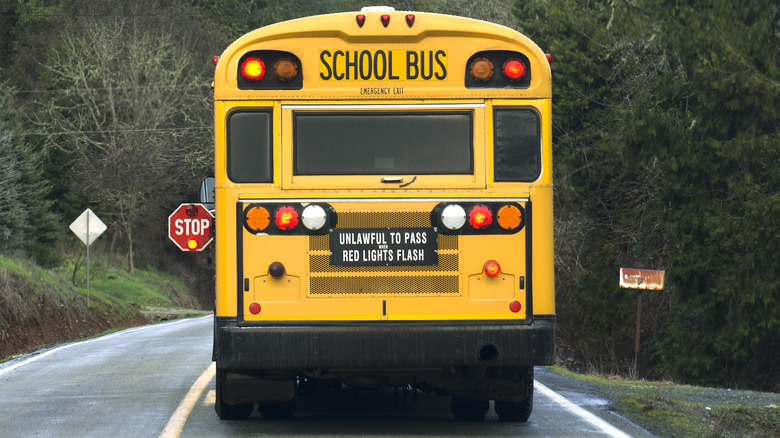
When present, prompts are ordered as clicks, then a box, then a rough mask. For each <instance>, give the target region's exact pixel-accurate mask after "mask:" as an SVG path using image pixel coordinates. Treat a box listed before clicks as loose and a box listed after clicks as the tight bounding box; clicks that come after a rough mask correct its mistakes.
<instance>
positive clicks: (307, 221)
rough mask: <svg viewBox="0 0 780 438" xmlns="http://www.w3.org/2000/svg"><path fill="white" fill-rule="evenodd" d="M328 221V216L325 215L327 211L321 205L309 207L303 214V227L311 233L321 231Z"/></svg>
mask: <svg viewBox="0 0 780 438" xmlns="http://www.w3.org/2000/svg"><path fill="white" fill-rule="evenodd" d="M327 219H328V215H327V213H325V209H324V208H322V207H320V206H319V205H314V204H312V205H309V206H307V207H306V208H304V209H303V213H301V221H302V222H303V226H304V227H306V228H307V229H309V230H311V231H317V230H321V229H322V227H324V226H325V223H326V222H327Z"/></svg>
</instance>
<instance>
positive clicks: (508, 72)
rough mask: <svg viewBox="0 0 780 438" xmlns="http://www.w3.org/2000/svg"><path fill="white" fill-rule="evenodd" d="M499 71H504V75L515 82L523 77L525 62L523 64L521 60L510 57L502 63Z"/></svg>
mask: <svg viewBox="0 0 780 438" xmlns="http://www.w3.org/2000/svg"><path fill="white" fill-rule="evenodd" d="M501 72H502V73H504V76H506V78H507V79H509V80H510V81H512V82H515V81H519V80H520V79H522V78H523V76H525V72H526V68H525V64H523V61H520V60H519V59H517V58H512V59H509V60H507V61H506V62H505V63H504V66H503V67H501Z"/></svg>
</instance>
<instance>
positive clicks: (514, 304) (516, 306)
mask: <svg viewBox="0 0 780 438" xmlns="http://www.w3.org/2000/svg"><path fill="white" fill-rule="evenodd" d="M522 308H523V305H522V304H520V301H512V302H511V303H509V310H511V311H512V312H514V313H517V312H519V311H520V309H522Z"/></svg>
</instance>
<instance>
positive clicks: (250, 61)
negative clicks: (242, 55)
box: [241, 58, 265, 81]
mask: <svg viewBox="0 0 780 438" xmlns="http://www.w3.org/2000/svg"><path fill="white" fill-rule="evenodd" d="M241 76H243V77H244V78H246V80H248V81H259V80H260V79H263V76H265V63H264V62H263V61H262V60H261V59H260V58H247V59H245V60H244V62H243V63H241Z"/></svg>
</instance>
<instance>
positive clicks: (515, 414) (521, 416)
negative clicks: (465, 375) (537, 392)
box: [493, 367, 534, 422]
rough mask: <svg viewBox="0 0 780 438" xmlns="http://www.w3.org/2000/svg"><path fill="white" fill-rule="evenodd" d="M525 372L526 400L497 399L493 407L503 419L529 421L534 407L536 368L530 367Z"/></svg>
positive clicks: (500, 418)
mask: <svg viewBox="0 0 780 438" xmlns="http://www.w3.org/2000/svg"><path fill="white" fill-rule="evenodd" d="M524 374H525V376H526V377H525V400H523V401H521V402H512V401H505V400H496V401H495V402H494V404H493V409H495V411H496V415H498V419H499V420H501V421H520V422H526V421H528V417H530V416H531V411H533V408H534V369H533V367H529V368H528V371H527V372H526V373H524Z"/></svg>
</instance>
